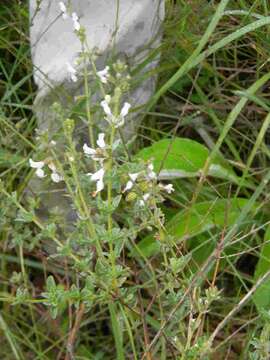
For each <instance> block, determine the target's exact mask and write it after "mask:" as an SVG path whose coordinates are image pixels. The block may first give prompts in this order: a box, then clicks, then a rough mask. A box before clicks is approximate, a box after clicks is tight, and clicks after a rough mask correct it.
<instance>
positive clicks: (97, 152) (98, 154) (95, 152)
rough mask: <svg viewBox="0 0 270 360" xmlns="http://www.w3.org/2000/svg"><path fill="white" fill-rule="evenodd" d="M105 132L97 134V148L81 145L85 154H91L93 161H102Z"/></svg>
mask: <svg viewBox="0 0 270 360" xmlns="http://www.w3.org/2000/svg"><path fill="white" fill-rule="evenodd" d="M104 138H105V134H104V133H100V134H99V135H98V140H97V145H98V148H97V149H93V148H91V147H89V146H88V145H87V144H84V145H83V151H84V153H85V154H86V155H89V156H91V158H92V159H93V160H94V161H100V162H101V163H102V162H103V161H104V159H105V157H104V153H103V151H102V150H104V149H105V148H106V143H105V140H104Z"/></svg>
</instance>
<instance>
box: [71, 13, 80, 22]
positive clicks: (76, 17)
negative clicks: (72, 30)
mask: <svg viewBox="0 0 270 360" xmlns="http://www.w3.org/2000/svg"><path fill="white" fill-rule="evenodd" d="M71 17H72V20H73V21H78V20H79V17H78V15H77V14H76V13H75V12H73V13H72V14H71Z"/></svg>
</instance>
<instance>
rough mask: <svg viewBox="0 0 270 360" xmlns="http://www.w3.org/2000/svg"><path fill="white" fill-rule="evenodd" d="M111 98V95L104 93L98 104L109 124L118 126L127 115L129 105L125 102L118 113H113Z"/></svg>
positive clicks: (123, 121)
mask: <svg viewBox="0 0 270 360" xmlns="http://www.w3.org/2000/svg"><path fill="white" fill-rule="evenodd" d="M111 100H112V99H111V96H110V95H106V96H105V99H104V100H103V101H101V103H100V105H101V106H102V108H103V111H104V113H105V114H106V116H105V120H106V121H108V123H109V124H110V125H111V126H113V127H115V128H119V127H121V126H123V125H124V123H125V117H126V116H127V115H128V113H129V110H130V107H131V105H130V104H129V103H128V102H125V103H124V105H123V107H122V109H121V111H120V114H113V112H112V110H111V107H110V103H111Z"/></svg>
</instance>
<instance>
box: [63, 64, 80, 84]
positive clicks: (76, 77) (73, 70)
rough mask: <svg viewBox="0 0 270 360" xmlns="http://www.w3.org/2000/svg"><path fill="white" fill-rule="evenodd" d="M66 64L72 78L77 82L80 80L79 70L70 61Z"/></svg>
mask: <svg viewBox="0 0 270 360" xmlns="http://www.w3.org/2000/svg"><path fill="white" fill-rule="evenodd" d="M66 66H67V71H68V73H69V76H70V79H71V80H72V81H73V82H77V81H78V76H77V70H76V69H75V68H74V67H73V66H72V65H71V64H70V63H69V62H67V63H66Z"/></svg>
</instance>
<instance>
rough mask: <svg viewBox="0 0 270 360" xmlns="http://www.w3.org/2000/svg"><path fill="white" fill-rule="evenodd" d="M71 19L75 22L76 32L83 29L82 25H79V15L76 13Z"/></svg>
mask: <svg viewBox="0 0 270 360" xmlns="http://www.w3.org/2000/svg"><path fill="white" fill-rule="evenodd" d="M71 18H72V21H73V28H74V30H76V31H79V30H80V28H81V25H80V23H79V17H78V15H77V14H76V13H75V12H73V13H72V14H71Z"/></svg>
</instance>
